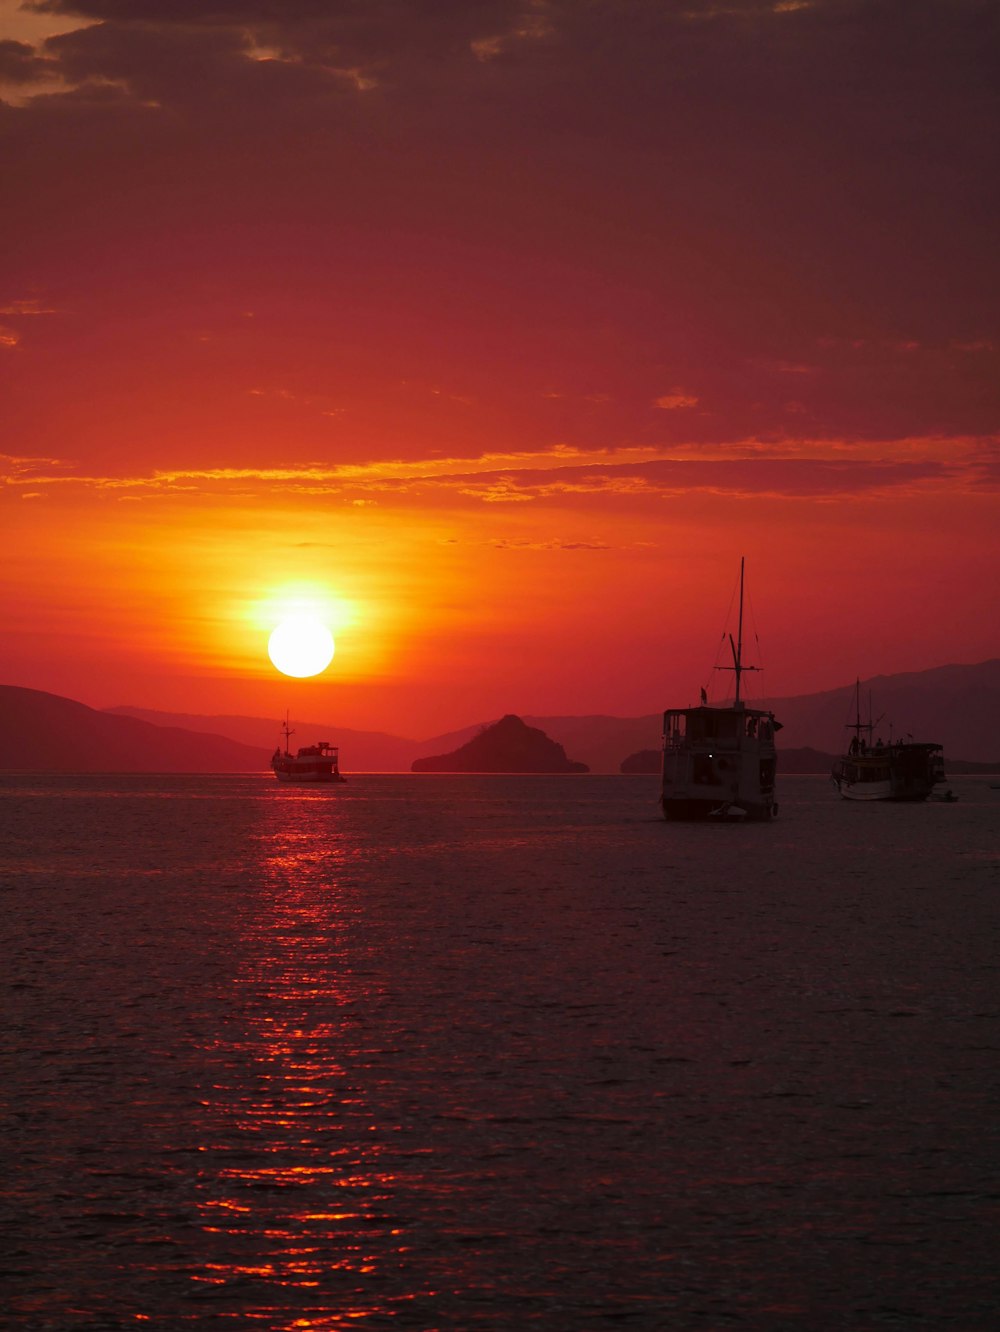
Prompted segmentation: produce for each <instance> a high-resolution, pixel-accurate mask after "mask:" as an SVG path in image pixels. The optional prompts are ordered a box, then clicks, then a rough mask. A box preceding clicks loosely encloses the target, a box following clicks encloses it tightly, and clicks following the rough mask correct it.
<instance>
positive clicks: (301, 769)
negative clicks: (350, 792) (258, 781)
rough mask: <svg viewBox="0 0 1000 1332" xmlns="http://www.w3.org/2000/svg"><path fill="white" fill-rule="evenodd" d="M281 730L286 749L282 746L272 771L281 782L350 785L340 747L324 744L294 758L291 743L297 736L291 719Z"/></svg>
mask: <svg viewBox="0 0 1000 1332" xmlns="http://www.w3.org/2000/svg"><path fill="white" fill-rule="evenodd" d="M281 730H282V734H283V735H284V737H285V746H284V749H282V748H281V746H280V745H279V746H278V748H277V749H276V750H275V751H274V753H273V754H272V755H271V768H272V769H273V771H274V775H275V777H277V779H278V781H279V782H346V781H347V778H346V777H344V776H343V774H342V773H341V771H340V751H339V749H338V748H337V746H336V745H331V744H329V743H328V742H327V741H326V740H320V741H318V742H317V743H316V744H315V745H306V746H305V748H303V749H300V750H299V751H298V752H297V753H296V754H292V753H290V751H289V749H288V741H289V740H290V739H291V737H292V736H293V735H294V734H295V732H294V731H293V730H292V729H291V727H290V726H289V724H288V717H287V716H286V717H285V724H284V726H282V728H281Z"/></svg>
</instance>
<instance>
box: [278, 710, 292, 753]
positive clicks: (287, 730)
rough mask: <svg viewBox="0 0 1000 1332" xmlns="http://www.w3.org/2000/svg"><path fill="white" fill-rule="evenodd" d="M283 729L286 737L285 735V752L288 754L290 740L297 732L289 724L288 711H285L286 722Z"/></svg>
mask: <svg viewBox="0 0 1000 1332" xmlns="http://www.w3.org/2000/svg"><path fill="white" fill-rule="evenodd" d="M281 731H282V734H283V735H284V737H285V753H286V754H287V753H288V741H289V740H290V739H291V737H292V736H293V735H294V734H295V732H294V731H293V730H292V728H291V727H290V726H289V724H288V713H287V712H286V713H285V724H284V726H282V728H281Z"/></svg>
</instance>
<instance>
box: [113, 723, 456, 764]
mask: <svg viewBox="0 0 1000 1332" xmlns="http://www.w3.org/2000/svg"><path fill="white" fill-rule="evenodd" d="M108 712H109V713H110V714H111V715H113V716H121V717H137V718H139V719H141V720H142V721H146V722H152V724H153V725H154V726H179V727H182V728H183V729H184V730H186V731H198V732H202V733H205V732H208V733H210V734H213V735H226V736H228V737H229V738H230V739H231V740H237V741H239V743H240V744H243V745H251V746H260V747H262V748H265V749H266V750H267V754H268V758H270V756H271V754H272V753H273V751H274V748H275V746H276V745H277V744H279V743H283V736H282V734H281V725H282V723H281V721H280V720H279V719H278V718H276V717H245V716H239V715H231V714H223V715H221V716H207V717H203V716H199V715H197V714H195V713H186V712H157V711H155V710H154V709H152V708H128V707H117V708H109V709H108ZM291 724H292V726H293V727H294V728H295V734H294V736H293V738H292V741H291V744H290V748H291V749H293V750H294V749H296V748H297V747H298V746H299V745H310V744H314V743H315V741H316V738H317V737H322V738H323V739H328V740H329V741H330V743H331V744H332V745H339V746H340V758H341V763H342V765H343V768H344V771H345V772H346V771H347V770H348V769H350V771H352V772H408V771H409V769H410V764H411V763H412V762H413V759H414V758H415V757H416V756H417V755H419V754H426V753H433V752H434V751H435V749H438V750H439V749H440V748H441V747H442V746H441V745H440V744H439V743H438V742H437V741H423V742H421V741H419V740H407V739H404V738H403V737H402V736H398V735H388V734H387V733H386V732H384V731H352V730H350V729H349V728H348V727H346V726H339V725H334V724H333V723H331V722H329V721H323V722H312V721H301V720H299V719H298V718H295V717H293V718H292V722H291ZM478 729H479V728H478V727H472V726H470V727H469V728H468V729H467V731H466V732H465V733H464V734H463V735H462V739H463V740H466V739H468V738H469V736H470V735H474V734H475V732H476V731H477V730H478ZM440 738H441V737H438V740H440Z"/></svg>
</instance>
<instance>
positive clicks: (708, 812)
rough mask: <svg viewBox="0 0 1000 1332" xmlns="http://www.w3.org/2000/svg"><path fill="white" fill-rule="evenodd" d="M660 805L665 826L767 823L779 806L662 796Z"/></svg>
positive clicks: (769, 803) (775, 814)
mask: <svg viewBox="0 0 1000 1332" xmlns="http://www.w3.org/2000/svg"><path fill="white" fill-rule="evenodd" d="M660 803H661V806H662V809H663V817H664V818H665V819H666V820H667V822H668V823H697V822H705V821H711V822H713V823H714V822H723V823H766V822H767V821H768V820H769V819H773V818H775V817H776V816H777V813H778V806H777V805H776V804H774V803H773V801H768V802H766V803H762V802H759V801H758V802H752V801H744V800H691V799H684V798H680V799H672V798H669V797H666V796H665V797H664V798H663V800H662V801H661V802H660Z"/></svg>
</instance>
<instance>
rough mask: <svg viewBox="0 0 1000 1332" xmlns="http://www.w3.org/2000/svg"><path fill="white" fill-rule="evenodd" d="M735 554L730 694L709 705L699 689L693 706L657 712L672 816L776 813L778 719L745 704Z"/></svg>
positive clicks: (761, 817)
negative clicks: (719, 703) (735, 612)
mask: <svg viewBox="0 0 1000 1332" xmlns="http://www.w3.org/2000/svg"><path fill="white" fill-rule="evenodd" d="M745 563H746V561H745V558H741V559H740V603H739V619H738V622H737V631H736V640H735V641H734V640H733V636H732V634H731V633H730V634H728V635H727V636H728V639H729V647H730V650H731V652H732V657H733V664H732V666H723V667H717V669H719V670H728V671H732V672H733V677H734V681H735V684H734V690H733V700H732V702H731V703H729V704H724V705H722V706H720V707H711V706H709V704H708V696H707V693H706V691H705V690H704V689H702V691H701V703H700V705H699V706H698V707H688V708H671V709H669V710H668V711H666V712H665V713H664V714H663V768H662V787H661V805H662V808H663V816H664V818H666V819H669V820H677V819H727V820H728V819H732V820H738V819H749V820H753V821H761V822H762V821H766V820H768V819H772V818H774V817H775V815H776V814H777V812H778V806H777V802H776V800H775V773H776V770H777V751H776V749H775V744H774V736H775V732H776V731H778V730H780V729H781V723H780V722H779V721H776V720H775V717H774V713H773V712H770V711H768V710H766V709H764V708H752V707H747V705H746V702H745V701H744V699H743V697H742V680H743V676H744V674H746V672H748V671H757V670H759V669H760V667H758V666H748V665H746V664H744V661H743V578H744V566H745Z"/></svg>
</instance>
